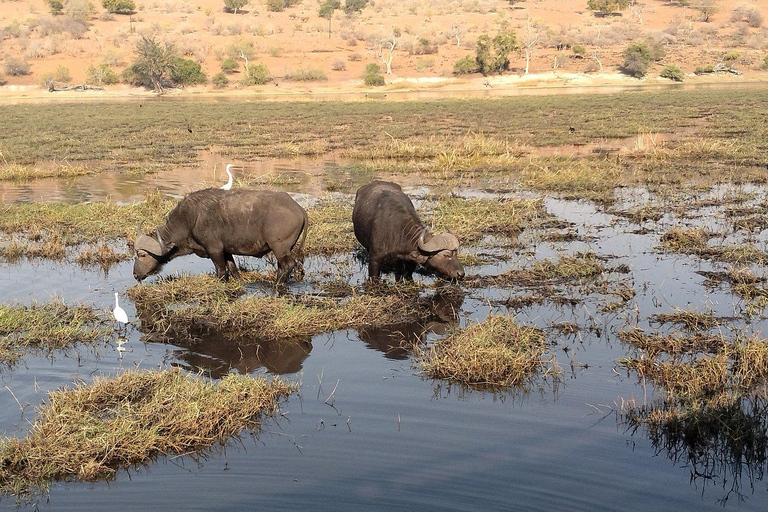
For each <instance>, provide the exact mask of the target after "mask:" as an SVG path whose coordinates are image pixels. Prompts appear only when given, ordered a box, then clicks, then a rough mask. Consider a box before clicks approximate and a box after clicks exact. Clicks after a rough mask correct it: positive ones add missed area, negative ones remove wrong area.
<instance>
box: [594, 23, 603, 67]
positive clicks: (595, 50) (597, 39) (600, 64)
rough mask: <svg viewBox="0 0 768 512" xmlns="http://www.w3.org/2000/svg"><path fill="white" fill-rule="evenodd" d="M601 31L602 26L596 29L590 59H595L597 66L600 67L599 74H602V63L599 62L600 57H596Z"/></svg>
mask: <svg viewBox="0 0 768 512" xmlns="http://www.w3.org/2000/svg"><path fill="white" fill-rule="evenodd" d="M602 31H603V26H602V25H600V26H598V27H597V37H596V38H595V48H594V49H593V50H592V58H593V59H595V62H597V65H598V66H600V72H601V73H602V72H603V63H602V62H600V57H598V56H597V52H598V50H600V32H602Z"/></svg>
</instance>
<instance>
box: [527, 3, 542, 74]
mask: <svg viewBox="0 0 768 512" xmlns="http://www.w3.org/2000/svg"><path fill="white" fill-rule="evenodd" d="M541 29H542V27H541V23H539V22H538V21H532V20H531V17H530V16H528V18H527V19H526V20H525V32H524V33H523V41H522V43H523V44H522V48H523V52H525V74H526V75H527V74H528V70H529V68H530V66H531V56H532V55H533V48H534V46H536V45H537V44H538V42H539V38H540V36H541Z"/></svg>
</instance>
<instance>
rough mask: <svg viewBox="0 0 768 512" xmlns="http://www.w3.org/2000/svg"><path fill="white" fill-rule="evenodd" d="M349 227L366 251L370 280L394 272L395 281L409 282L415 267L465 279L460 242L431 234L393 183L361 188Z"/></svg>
mask: <svg viewBox="0 0 768 512" xmlns="http://www.w3.org/2000/svg"><path fill="white" fill-rule="evenodd" d="M352 223H353V224H354V227H355V236H356V237H357V239H358V241H359V242H360V243H361V244H362V245H363V247H365V248H366V249H367V250H368V275H369V276H370V277H371V278H372V279H378V278H379V275H380V274H381V272H382V271H386V270H394V272H395V279H396V280H398V281H400V280H402V279H403V278H405V279H408V280H410V279H412V278H413V271H414V270H416V266H417V265H424V266H425V267H427V268H428V269H430V270H433V271H435V272H437V273H438V274H440V275H441V276H443V277H446V278H448V279H463V278H464V268H463V267H462V266H461V263H459V257H458V250H459V241H458V240H457V239H456V237H455V236H453V235H452V234H450V233H441V234H439V235H435V234H433V233H430V232H429V230H428V229H427V228H426V227H425V226H424V224H422V222H421V220H420V219H419V216H418V214H417V213H416V210H415V208H414V207H413V203H412V202H411V200H410V199H409V198H408V196H406V195H405V194H404V193H403V190H402V189H401V188H400V186H399V185H397V184H396V183H390V182H387V181H374V182H372V183H369V184H367V185H363V186H362V187H360V189H359V190H358V191H357V195H356V196H355V208H354V210H353V211H352Z"/></svg>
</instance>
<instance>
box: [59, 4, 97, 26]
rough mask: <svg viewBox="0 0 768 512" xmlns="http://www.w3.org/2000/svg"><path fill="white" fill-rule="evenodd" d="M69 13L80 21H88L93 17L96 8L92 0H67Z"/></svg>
mask: <svg viewBox="0 0 768 512" xmlns="http://www.w3.org/2000/svg"><path fill="white" fill-rule="evenodd" d="M66 8H67V14H68V15H69V17H70V18H74V19H76V20H78V21H88V20H90V19H91V18H92V17H93V13H94V12H95V9H94V7H93V4H92V3H91V2H90V0H67V1H66Z"/></svg>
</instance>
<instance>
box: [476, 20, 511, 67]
mask: <svg viewBox="0 0 768 512" xmlns="http://www.w3.org/2000/svg"><path fill="white" fill-rule="evenodd" d="M517 48H518V45H517V38H516V37H515V33H514V32H512V31H511V30H510V31H502V32H499V33H498V34H497V35H496V37H494V38H493V39H491V38H490V36H488V35H487V34H483V35H481V36H480V37H478V38H477V48H476V50H475V52H476V57H475V59H476V61H477V66H478V68H479V69H480V72H481V73H483V74H484V75H487V74H490V73H502V72H504V71H506V70H508V69H509V54H510V52H512V51H514V50H516V49H517Z"/></svg>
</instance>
